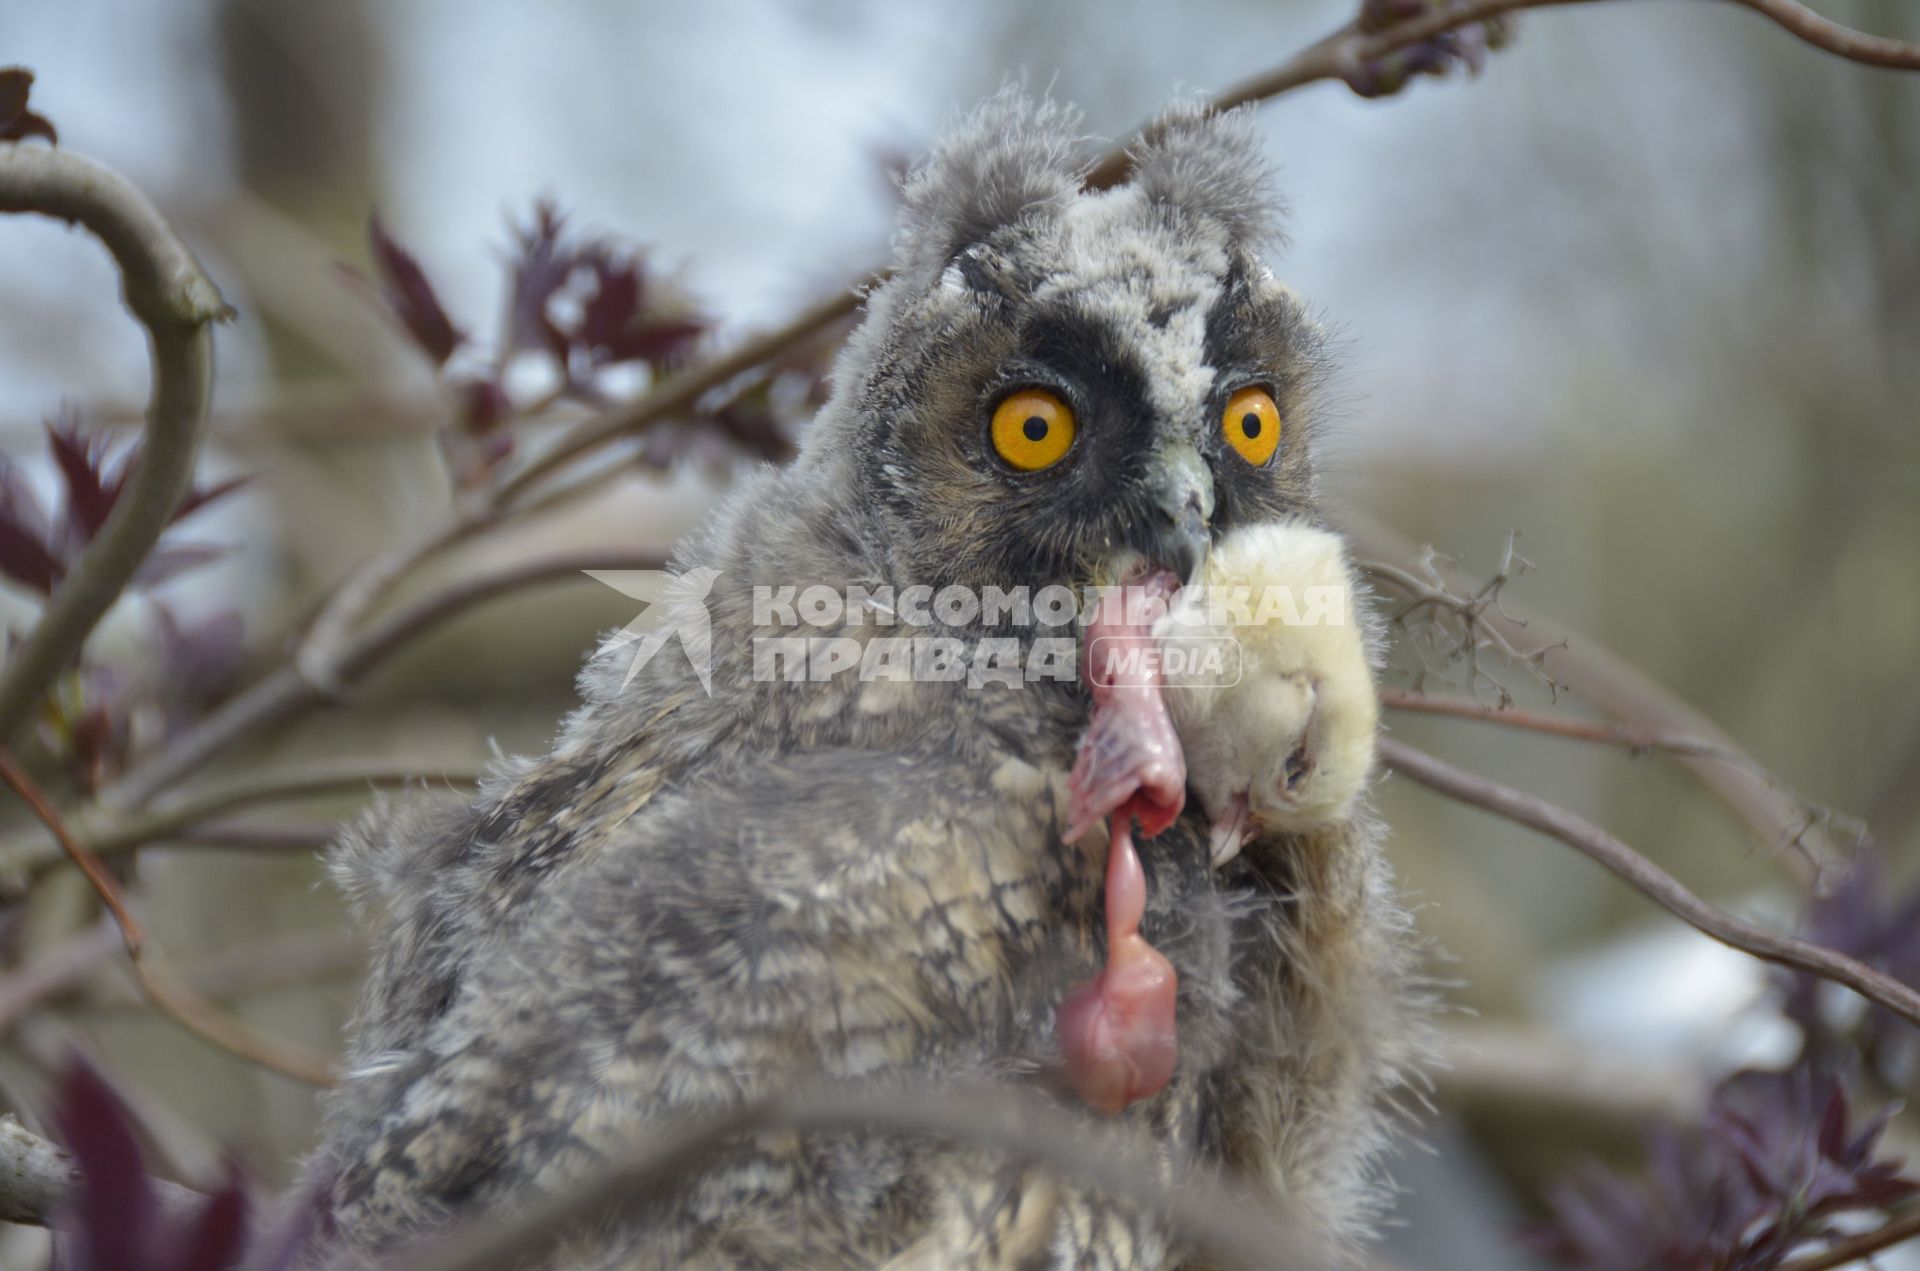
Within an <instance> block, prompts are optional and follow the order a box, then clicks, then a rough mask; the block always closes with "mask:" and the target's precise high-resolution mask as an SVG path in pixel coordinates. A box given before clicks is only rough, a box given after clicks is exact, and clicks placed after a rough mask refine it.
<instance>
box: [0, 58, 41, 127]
mask: <svg viewBox="0 0 1920 1271" xmlns="http://www.w3.org/2000/svg"><path fill="white" fill-rule="evenodd" d="M32 91H33V72H32V71H30V70H28V69H27V68H26V67H24V66H5V67H0V128H6V127H7V126H8V125H10V124H12V123H13V121H14V120H16V119H18V118H19V117H20V116H21V115H22V114H23V113H24V112H25V111H26V109H27V95H28V94H29V93H31V92H32Z"/></svg>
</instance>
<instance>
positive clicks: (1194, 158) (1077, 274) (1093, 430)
mask: <svg viewBox="0 0 1920 1271" xmlns="http://www.w3.org/2000/svg"><path fill="white" fill-rule="evenodd" d="M1077 122H1078V120H1077V117H1076V116H1075V115H1073V114H1072V113H1071V112H1068V111H1065V110H1062V109H1060V108H1058V107H1055V106H1053V105H1051V104H1047V103H1035V102H1033V101H1031V100H1029V99H1027V98H1025V97H1024V96H1022V95H1019V94H1017V93H1013V92H1003V93H1002V94H1000V95H999V96H997V97H995V98H994V99H992V100H991V101H989V102H988V103H987V104H986V105H985V106H983V107H981V108H980V109H979V110H977V111H976V112H975V113H974V114H973V115H972V116H971V117H969V118H968V119H966V120H965V121H964V122H963V123H962V124H961V125H960V126H959V127H958V128H957V129H955V130H954V131H953V132H952V133H950V134H949V135H948V136H947V137H946V138H945V140H944V141H942V142H941V143H940V144H939V145H938V146H937V147H936V148H935V150H934V153H933V155H932V157H931V159H930V160H929V161H928V162H927V163H926V164H925V166H923V167H922V168H921V169H919V170H918V171H917V172H915V173H914V174H913V175H912V176H911V177H910V178H909V179H908V180H907V182H906V187H905V191H904V200H905V202H904V209H903V213H902V219H901V225H900V230H899V234H898V237H897V241H896V247H895V254H894V264H893V272H892V275H891V276H890V277H889V279H888V280H887V281H886V282H885V283H884V284H882V285H881V286H879V287H878V288H876V289H875V291H874V292H873V294H872V296H871V297H870V298H869V303H868V307H867V317H866V320H865V323H864V324H863V326H862V327H861V329H860V331H859V332H858V333H856V335H855V337H854V339H853V340H852V341H851V342H850V344H849V346H848V350H847V352H846V353H845V354H844V355H843V357H842V360H841V362H840V365H839V366H838V368H837V370H836V373H835V389H834V397H833V400H832V401H831V402H830V403H829V405H828V406H827V408H826V409H825V410H824V411H823V412H822V415H821V418H820V420H819V421H818V423H817V424H816V425H815V427H814V429H813V430H812V433H811V435H810V436H809V437H808V439H807V443H806V447H805V450H804V453H803V457H802V460H801V466H802V467H803V468H812V469H815V470H824V471H823V472H822V475H823V476H824V478H825V479H826V480H828V481H830V482H832V483H833V484H835V485H837V486H839V487H840V488H842V489H845V490H846V491H847V492H848V493H849V495H850V496H851V498H852V500H853V501H854V502H855V503H856V504H857V505H858V506H861V507H864V508H865V509H867V511H868V513H869V515H870V516H872V517H873V518H875V520H876V521H877V523H878V524H879V525H880V526H881V529H882V534H883V536H884V538H885V540H886V544H885V550H886V551H888V552H889V553H890V555H891V561H892V564H893V566H894V569H895V572H896V579H897V580H903V581H914V582H927V583H934V584H936V585H942V584H946V583H964V584H969V585H973V586H984V585H988V584H994V585H1000V586H1010V585H1027V586H1044V585H1046V584H1048V583H1053V582H1066V583H1070V584H1071V583H1084V582H1088V581H1094V580H1099V579H1103V578H1108V577H1111V571H1112V568H1113V566H1114V563H1115V562H1116V561H1117V560H1119V559H1121V558H1122V556H1123V554H1124V553H1126V552H1127V551H1129V550H1131V551H1135V552H1139V553H1141V554H1144V555H1145V556H1146V557H1147V558H1149V559H1150V560H1151V561H1153V562H1156V563H1158V564H1160V565H1162V566H1165V567H1167V568H1169V569H1172V570H1173V571H1174V572H1176V573H1178V574H1180V575H1181V576H1183V577H1185V576H1190V575H1191V573H1192V571H1193V570H1194V569H1195V568H1196V567H1197V566H1198V564H1199V562H1200V560H1201V559H1203V558H1204V555H1205V550H1206V545H1207V544H1208V543H1209V542H1210V541H1211V540H1212V539H1213V538H1214V537H1215V536H1217V535H1219V534H1221V533H1222V532H1224V531H1225V530H1227V529H1228V528H1230V527H1232V526H1234V525H1238V524H1247V523H1252V522H1257V521H1266V520H1274V519H1278V518H1282V517H1288V516H1297V515H1301V514H1303V513H1310V511H1311V500H1312V480H1311V469H1310V467H1309V461H1308V448H1307V433H1308V421H1309V415H1310V396H1311V392H1312V390H1313V388H1314V386H1315V382H1316V380H1317V379H1318V378H1319V376H1318V371H1319V368H1320V366H1321V357H1320V351H1321V346H1322V340H1321V338H1320V335H1319V333H1318V330H1317V328H1316V327H1315V325H1314V324H1313V323H1312V322H1311V321H1310V320H1309V318H1308V316H1307V314H1306V312H1305V310H1304V308H1303V307H1302V305H1301V304H1300V302H1299V300H1298V299H1297V298H1296V297H1295V296H1294V295H1293V293H1292V292H1290V291H1289V290H1288V289H1287V288H1285V287H1284V286H1282V285H1280V284H1279V283H1277V282H1275V281H1274V279H1273V275H1272V273H1271V272H1270V271H1269V270H1268V268H1267V267H1266V265H1265V264H1264V263H1263V259H1262V253H1263V252H1265V251H1267V250H1269V249H1270V248H1272V247H1273V246H1274V245H1275V243H1276V241H1277V237H1278V235H1277V229H1276V224H1275V221H1276V216H1277V208H1276V202H1275V198H1274V195H1273V193H1272V191H1271V189H1270V186H1269V179H1268V171H1267V168H1266V166H1265V164H1264V162H1263V160H1262V158H1261V155H1260V152H1259V146H1258V143H1257V140H1256V137H1255V135H1254V132H1253V129H1252V126H1251V121H1250V117H1249V116H1248V115H1246V114H1245V113H1230V114H1226V115H1212V114H1208V113H1206V112H1205V111H1203V110H1201V109H1200V108H1198V107H1179V108H1175V109H1173V110H1171V111H1169V112H1168V113H1166V114H1165V115H1163V116H1162V117H1161V119H1160V120H1159V121H1158V122H1157V123H1156V124H1155V125H1154V127H1153V128H1151V129H1150V130H1149V131H1148V134H1147V135H1148V138H1149V139H1148V140H1146V141H1144V142H1142V143H1141V144H1140V145H1139V146H1137V147H1136V148H1135V150H1134V151H1133V154H1132V174H1131V177H1130V178H1129V180H1128V182H1127V183H1126V184H1124V185H1121V186H1118V187H1116V188H1114V189H1110V190H1103V191H1086V190H1083V188H1082V178H1083V176H1084V173H1085V171H1086V166H1085V164H1086V160H1085V158H1084V156H1083V150H1082V146H1081V143H1080V139H1079V138H1078V137H1077V136H1076V135H1075V125H1076V123H1077Z"/></svg>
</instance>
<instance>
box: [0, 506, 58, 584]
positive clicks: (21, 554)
mask: <svg viewBox="0 0 1920 1271" xmlns="http://www.w3.org/2000/svg"><path fill="white" fill-rule="evenodd" d="M0 574H5V575H6V576H7V577H9V578H11V579H13V581H15V582H17V583H19V584H20V585H21V586H22V587H25V588H27V589H28V590H29V591H37V592H39V593H40V594H41V595H43V596H51V595H52V594H53V589H54V588H55V587H57V586H59V585H60V580H61V579H62V578H64V577H66V574H67V571H66V568H65V567H64V566H63V565H61V563H60V562H59V561H58V560H56V559H55V558H54V555H53V553H52V552H50V551H48V550H47V545H46V544H45V543H43V542H41V541H40V540H39V539H38V538H37V537H35V536H34V535H32V534H30V533H29V532H28V531H27V530H26V528H25V527H23V526H22V525H20V524H19V523H18V522H17V521H15V520H13V519H12V518H10V517H4V516H0Z"/></svg>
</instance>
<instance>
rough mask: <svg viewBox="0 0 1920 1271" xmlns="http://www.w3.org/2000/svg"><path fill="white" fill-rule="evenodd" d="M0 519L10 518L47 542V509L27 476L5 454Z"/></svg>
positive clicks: (0, 460) (0, 459)
mask: <svg viewBox="0 0 1920 1271" xmlns="http://www.w3.org/2000/svg"><path fill="white" fill-rule="evenodd" d="M0 521H9V522H11V523H12V524H13V525H15V526H17V527H19V529H20V530H21V532H22V533H24V534H27V535H28V536H30V537H32V538H36V539H38V540H40V541H41V542H42V543H44V542H46V541H47V538H48V526H47V513H46V509H45V508H43V507H41V506H40V497H39V496H38V495H36V494H35V493H34V492H33V486H32V485H31V484H30V483H29V482H28V481H27V478H26V477H25V476H24V475H23V474H22V473H21V472H20V469H19V468H18V467H16V466H15V465H14V464H13V463H12V462H11V461H10V460H8V459H7V458H6V457H5V456H0Z"/></svg>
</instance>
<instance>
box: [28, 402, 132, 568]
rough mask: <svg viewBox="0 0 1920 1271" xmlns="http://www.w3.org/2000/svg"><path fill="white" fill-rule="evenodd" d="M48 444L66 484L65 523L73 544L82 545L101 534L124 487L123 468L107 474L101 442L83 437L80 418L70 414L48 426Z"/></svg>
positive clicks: (97, 439) (105, 453)
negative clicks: (72, 537) (73, 541)
mask: <svg viewBox="0 0 1920 1271" xmlns="http://www.w3.org/2000/svg"><path fill="white" fill-rule="evenodd" d="M47 444H48V448H49V449H50V450H51V451H52V453H53V461H54V463H55V464H56V465H57V466H58V467H59V469H60V477H61V480H62V481H64V482H65V483H66V489H67V521H68V522H69V524H71V525H72V527H73V529H74V537H75V540H76V542H77V543H78V544H80V545H85V544H86V543H88V542H91V541H92V539H93V536H94V535H95V534H97V533H99V532H100V527H101V526H102V525H104V524H106V521H107V514H108V513H110V512H112V511H113V505H114V503H115V502H116V501H118V500H119V498H120V491H121V489H122V488H123V487H124V486H125V484H126V473H125V468H126V465H122V466H121V470H120V471H119V472H113V473H110V472H108V471H107V463H106V459H107V452H106V445H105V442H104V439H101V438H98V437H94V438H89V437H87V436H85V435H83V434H82V433H81V431H80V421H79V416H78V415H77V414H75V413H73V412H71V411H69V412H66V413H64V414H63V415H62V417H61V419H60V421H59V422H57V423H55V422H49V423H48V424H47Z"/></svg>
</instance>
